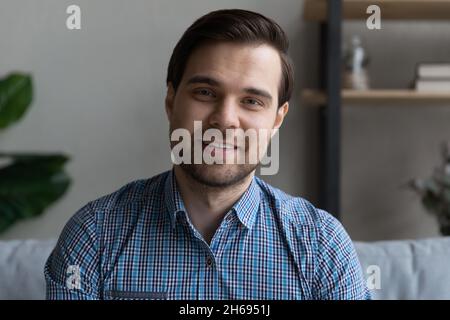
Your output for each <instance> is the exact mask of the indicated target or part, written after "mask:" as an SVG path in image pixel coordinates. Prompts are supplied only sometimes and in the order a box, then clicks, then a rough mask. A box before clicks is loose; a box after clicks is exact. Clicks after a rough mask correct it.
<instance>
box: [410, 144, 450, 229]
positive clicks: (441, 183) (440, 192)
mask: <svg viewBox="0 0 450 320" xmlns="http://www.w3.org/2000/svg"><path fill="white" fill-rule="evenodd" d="M442 158H443V164H442V165H441V166H440V167H438V168H435V169H434V172H433V175H432V176H431V177H430V178H428V179H413V180H411V181H410V182H409V186H410V187H411V188H412V189H413V190H414V191H416V192H417V193H418V194H419V195H420V196H421V198H422V203H423V205H424V207H425V208H426V209H427V210H428V211H429V212H430V213H432V214H434V215H435V216H436V217H437V219H438V223H439V228H440V232H441V234H442V235H444V236H449V235H450V143H448V142H446V143H442Z"/></svg>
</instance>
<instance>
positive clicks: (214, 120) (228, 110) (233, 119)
mask: <svg viewBox="0 0 450 320" xmlns="http://www.w3.org/2000/svg"><path fill="white" fill-rule="evenodd" d="M209 125H210V126H211V127H214V128H217V129H219V130H224V129H228V128H234V129H235V128H239V126H240V123H239V104H238V103H237V102H236V101H235V100H234V99H231V98H227V99H223V100H221V101H220V102H218V103H217V105H216V106H215V108H214V111H213V113H212V114H211V116H210V117H209Z"/></svg>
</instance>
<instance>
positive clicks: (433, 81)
mask: <svg viewBox="0 0 450 320" xmlns="http://www.w3.org/2000/svg"><path fill="white" fill-rule="evenodd" d="M414 88H415V89H416V90H417V91H422V92H423V91H431V92H450V62H421V63H419V64H417V67H416V78H415V81H414Z"/></svg>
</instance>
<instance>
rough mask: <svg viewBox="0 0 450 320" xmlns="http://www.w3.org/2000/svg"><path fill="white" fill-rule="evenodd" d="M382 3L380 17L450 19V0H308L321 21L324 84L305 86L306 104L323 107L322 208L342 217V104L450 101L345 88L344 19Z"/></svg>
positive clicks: (309, 10) (447, 96) (311, 16)
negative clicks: (342, 51)
mask: <svg viewBox="0 0 450 320" xmlns="http://www.w3.org/2000/svg"><path fill="white" fill-rule="evenodd" d="M369 5H378V6H379V7H380V9H381V19H382V20H450V0H305V7H304V19H305V20H306V21H313V22H317V23H320V60H321V64H320V66H321V68H322V69H321V72H320V88H319V89H305V90H303V91H302V94H301V97H302V104H304V105H313V106H318V107H320V129H321V134H320V150H321V156H320V159H321V164H320V173H319V174H320V186H321V188H320V198H319V202H320V203H319V205H320V207H321V208H323V209H325V210H327V211H329V212H330V213H332V214H334V215H335V216H336V217H337V218H339V217H340V194H341V192H340V180H341V177H340V157H341V146H340V143H341V142H340V138H341V104H346V105H347V104H355V103H358V104H362V105H364V104H368V103H373V102H376V103H377V104H379V103H389V104H390V105H392V104H394V105H398V106H402V105H403V106H408V105H411V104H415V105H420V104H422V105H423V104H424V103H426V104H428V105H430V104H434V103H442V102H450V93H442V92H417V91H414V90H407V89H405V90H390V89H382V90H365V91H356V90H341V79H340V77H341V69H340V66H341V52H340V50H341V23H342V21H343V20H350V19H367V18H368V17H369V14H367V12H366V10H367V7H368V6H369Z"/></svg>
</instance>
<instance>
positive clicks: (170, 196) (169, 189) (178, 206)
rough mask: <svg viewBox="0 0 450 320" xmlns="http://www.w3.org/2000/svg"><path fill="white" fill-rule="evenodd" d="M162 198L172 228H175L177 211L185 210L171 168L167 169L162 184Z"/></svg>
mask: <svg viewBox="0 0 450 320" xmlns="http://www.w3.org/2000/svg"><path fill="white" fill-rule="evenodd" d="M164 198H165V199H164V200H165V203H166V208H167V211H168V214H169V216H170V223H171V226H172V228H175V221H176V217H177V213H178V212H186V208H185V207H184V203H183V199H182V198H181V194H180V191H179V190H178V187H177V182H176V179H175V172H174V171H173V169H172V170H171V171H169V173H168V175H167V178H166V182H165V185H164Z"/></svg>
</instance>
